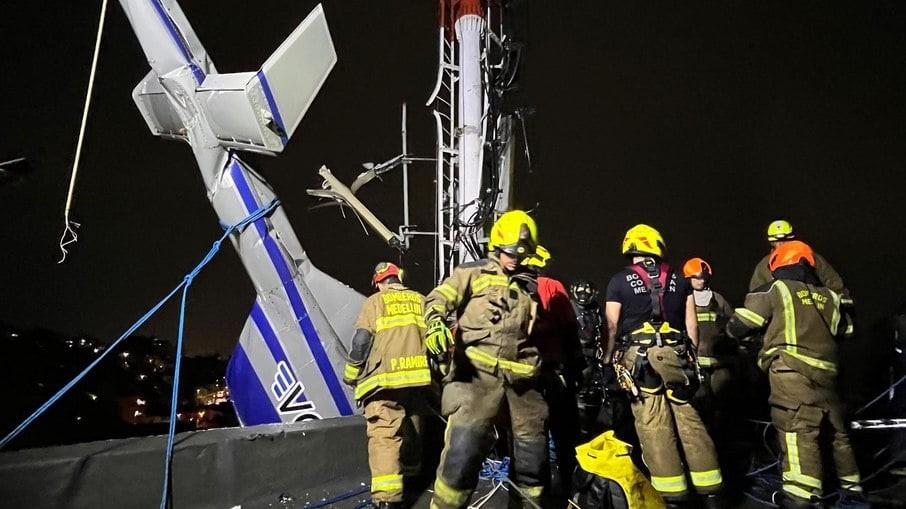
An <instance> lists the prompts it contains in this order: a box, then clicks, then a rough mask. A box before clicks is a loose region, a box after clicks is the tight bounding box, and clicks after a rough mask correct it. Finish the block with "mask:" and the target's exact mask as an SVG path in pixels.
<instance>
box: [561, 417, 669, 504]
mask: <svg viewBox="0 0 906 509" xmlns="http://www.w3.org/2000/svg"><path fill="white" fill-rule="evenodd" d="M631 452H632V446H631V445H629V444H627V443H626V442H623V441H622V440H620V439H618V438H617V437H616V436H614V432H613V431H606V432H604V433H602V434H600V435H598V436H597V437H596V438H594V439H593V440H592V441H591V442H588V443H586V444H582V445H580V446H579V447H576V459H577V460H578V461H579V466H580V467H581V468H582V470H584V471H586V472H588V473H590V474H594V475H596V476H598V477H601V478H603V479H606V480H610V481H613V482H615V483H617V484H618V485H619V486H620V488H621V489H622V490H623V494H624V495H625V502H626V505H627V506H628V507H629V509H658V508H664V507H666V506H665V504H664V500H663V499H662V498H661V495H660V494H659V493H658V492H657V491H656V490H655V489H654V488H653V487H652V486H651V483H650V482H649V481H648V478H646V477H645V476H644V475H642V473H641V472H639V469H637V468H636V467H635V465H634V464H633V463H632V458H631V457H630V453H631ZM598 491H600V490H598ZM583 498H586V497H583V496H582V494H579V493H577V494H576V495H575V496H574V497H573V501H574V502H577V505H579V506H580V507H583V509H594V508H592V507H587V508H585V507H584V506H582V501H583V500H582V499H583ZM620 498H622V497H620ZM598 503H600V502H598Z"/></svg>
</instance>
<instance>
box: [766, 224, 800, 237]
mask: <svg viewBox="0 0 906 509" xmlns="http://www.w3.org/2000/svg"><path fill="white" fill-rule="evenodd" d="M795 238H796V233H795V232H794V231H793V225H792V224H790V222H789V221H787V220H785V219H778V220H776V221H774V222H772V223H771V224H769V225H768V242H777V241H779V240H792V239H795Z"/></svg>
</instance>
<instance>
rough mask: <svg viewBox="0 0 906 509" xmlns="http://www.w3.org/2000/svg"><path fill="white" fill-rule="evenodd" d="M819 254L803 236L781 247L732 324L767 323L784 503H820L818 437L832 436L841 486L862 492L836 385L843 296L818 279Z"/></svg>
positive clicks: (752, 326) (735, 331)
mask: <svg viewBox="0 0 906 509" xmlns="http://www.w3.org/2000/svg"><path fill="white" fill-rule="evenodd" d="M816 260H817V258H816V257H815V254H814V252H813V251H812V249H811V248H810V247H809V246H808V245H807V244H805V243H804V242H800V241H790V242H785V243H784V244H783V245H780V246H778V247H777V248H776V249H775V250H774V252H773V253H771V257H770V260H769V266H770V269H771V272H772V274H773V277H774V279H773V281H772V282H770V283H767V284H765V285H763V286H761V287H760V288H757V289H755V291H753V292H750V293H749V294H748V296H746V302H745V307H743V308H739V309H737V310H736V313H735V315H734V316H733V318H732V319H731V320H730V323H729V324H728V325H727V332H728V333H729V334H730V335H731V336H733V337H736V338H743V337H746V336H749V335H751V334H752V333H754V332H756V331H759V330H764V343H763V345H762V347H761V351H760V352H759V355H758V365H759V366H760V367H761V369H763V370H765V371H766V372H767V373H768V379H769V381H770V383H771V396H770V400H769V403H770V405H771V420H772V421H773V423H774V427H775V428H777V431H778V433H779V438H780V446H781V450H782V451H783V500H782V502H781V507H794V508H798V507H804V508H808V507H816V508H817V507H823V504H822V501H821V499H820V497H821V491H822V482H823V481H822V478H823V475H824V471H823V468H822V461H821V447H820V446H819V436H821V437H825V436H827V437H828V438H830V439H831V440H832V449H833V461H834V464H835V466H836V468H835V471H836V473H837V477H838V478H839V480H840V485H841V487H842V488H843V489H844V490H846V491H847V492H848V493H849V495H850V496H852V497H856V498H861V491H862V488H861V487H860V486H859V483H860V477H859V469H858V466H857V465H856V460H855V456H854V455H853V451H852V448H851V446H850V443H849V438H848V437H847V435H846V423H845V421H844V416H843V412H842V409H841V405H840V400H839V397H838V395H837V390H836V378H837V344H836V341H835V340H834V336H835V335H836V333H837V329H838V328H840V327H843V326H844V323H843V322H844V321H845V318H844V317H843V315H842V314H841V313H840V301H841V296H840V294H838V293H837V292H834V291H833V290H831V289H830V288H827V287H825V286H824V285H822V284H821V281H820V280H819V278H818V276H817V274H816V273H815V262H816ZM828 432H829V433H828ZM825 433H827V435H825Z"/></svg>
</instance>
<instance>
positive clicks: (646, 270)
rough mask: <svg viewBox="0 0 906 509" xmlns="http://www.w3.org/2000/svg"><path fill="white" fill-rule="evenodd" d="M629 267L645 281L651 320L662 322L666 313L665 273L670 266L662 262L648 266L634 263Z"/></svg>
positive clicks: (666, 273) (668, 270)
mask: <svg viewBox="0 0 906 509" xmlns="http://www.w3.org/2000/svg"><path fill="white" fill-rule="evenodd" d="M629 269H630V270H632V271H633V272H635V273H636V274H638V276H639V277H640V278H641V279H642V281H643V282H644V283H645V288H647V289H648V295H649V296H650V297H651V321H652V322H653V323H657V324H659V323H661V322H663V321H664V317H665V316H666V315H667V312H666V310H665V309H664V293H665V291H666V288H667V275H668V273H669V272H670V267H669V266H668V265H667V264H666V263H663V262H661V263H660V264H658V265H651V266H650V267H642V266H641V265H639V264H637V263H634V264H632V265H630V266H629Z"/></svg>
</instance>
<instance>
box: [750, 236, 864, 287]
mask: <svg viewBox="0 0 906 509" xmlns="http://www.w3.org/2000/svg"><path fill="white" fill-rule="evenodd" d="M767 236H768V242H769V243H770V244H771V250H772V251H773V250H774V248H776V247H777V246H780V245H782V244H784V243H785V242H790V241H792V240H797V236H796V232H795V231H793V225H792V224H790V222H789V221H787V220H785V219H778V220H776V221H773V222H772V223H771V224H769V225H768V231H767ZM770 257H771V254H770V253H768V254H767V255H765V257H764V258H762V259H761V261H759V262H758V265H756V266H755V271H754V272H753V273H752V278H751V279H750V280H749V291H750V292H751V291H753V290H755V289H756V288H758V287H760V286H762V285H764V284H766V283H770V282H771V281H773V280H774V277H773V276H772V275H771V269H770V268H769V267H768V265H769V263H770ZM815 271H816V274H817V276H818V279H819V280H820V281H821V283H822V284H823V285H824V286H826V287H828V288H830V289H831V290H833V291H834V292H836V293H840V294H844V293H846V289H845V287H844V285H843V278H841V277H840V274H838V273H837V271H836V270H834V268H833V267H832V266H831V264H830V263H828V261H827V260H826V259H824V257H823V256H821V255H819V254H818V253H815Z"/></svg>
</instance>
